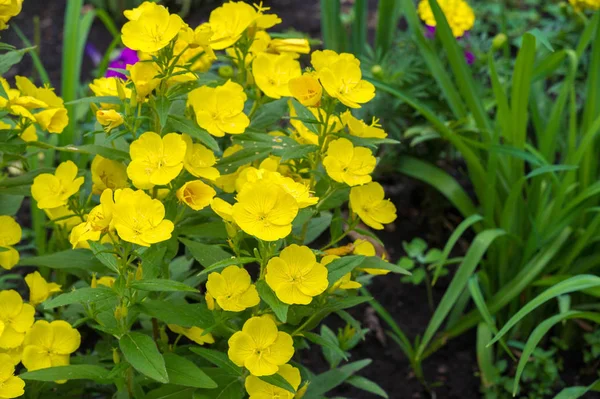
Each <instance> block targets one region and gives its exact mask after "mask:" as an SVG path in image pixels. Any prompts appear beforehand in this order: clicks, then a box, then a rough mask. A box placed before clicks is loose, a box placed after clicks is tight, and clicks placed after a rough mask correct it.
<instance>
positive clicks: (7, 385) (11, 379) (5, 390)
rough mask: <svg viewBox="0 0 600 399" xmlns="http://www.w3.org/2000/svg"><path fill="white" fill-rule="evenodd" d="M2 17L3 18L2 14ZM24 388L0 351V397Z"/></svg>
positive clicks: (7, 398)
mask: <svg viewBox="0 0 600 399" xmlns="http://www.w3.org/2000/svg"><path fill="white" fill-rule="evenodd" d="M1 10H2V6H1V5H0V12H1ZM0 15H2V14H0ZM0 19H2V17H1V16H0ZM24 388H25V382H24V381H23V380H22V379H21V378H19V377H16V376H15V366H14V365H13V362H12V360H11V357H10V356H9V355H7V354H6V353H0V398H2V399H12V398H18V397H19V396H23V395H24V394H25V389H24Z"/></svg>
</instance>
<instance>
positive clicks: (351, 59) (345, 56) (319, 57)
mask: <svg viewBox="0 0 600 399" xmlns="http://www.w3.org/2000/svg"><path fill="white" fill-rule="evenodd" d="M338 61H343V62H346V63H349V64H354V65H356V66H360V61H359V60H358V58H356V57H355V56H354V55H353V54H350V53H341V54H338V53H336V52H335V51H333V50H317V51H314V52H313V53H312V54H311V55H310V63H311V64H312V66H313V68H315V71H317V72H321V71H322V70H324V69H326V68H329V67H331V66H332V65H333V64H335V63H336V62H338Z"/></svg>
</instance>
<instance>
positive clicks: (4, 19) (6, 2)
mask: <svg viewBox="0 0 600 399" xmlns="http://www.w3.org/2000/svg"><path fill="white" fill-rule="evenodd" d="M22 5H23V0H2V1H0V30H4V29H6V28H8V25H7V23H8V21H9V20H10V19H11V18H12V17H16V16H17V15H19V13H20V12H21V8H22ZM1 396H2V395H0V397H1ZM11 397H12V396H11Z"/></svg>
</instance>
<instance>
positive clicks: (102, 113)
mask: <svg viewBox="0 0 600 399" xmlns="http://www.w3.org/2000/svg"><path fill="white" fill-rule="evenodd" d="M96 119H97V120H98V123H99V124H100V125H102V126H103V127H104V130H105V131H107V132H110V131H111V130H112V129H114V128H116V127H119V126H121V125H122V124H123V116H122V115H121V114H120V113H118V112H117V111H115V110H114V109H108V110H102V109H99V110H98V111H96Z"/></svg>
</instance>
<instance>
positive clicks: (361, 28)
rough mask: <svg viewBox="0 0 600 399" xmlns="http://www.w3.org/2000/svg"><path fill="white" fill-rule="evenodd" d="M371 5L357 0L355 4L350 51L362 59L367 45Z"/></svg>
mask: <svg viewBox="0 0 600 399" xmlns="http://www.w3.org/2000/svg"><path fill="white" fill-rule="evenodd" d="M368 16H369V4H368V1H367V0H356V3H354V21H353V24H352V30H351V32H350V43H351V48H350V50H351V51H352V52H353V53H354V55H356V56H357V57H358V58H361V56H362V55H363V52H364V50H365V46H366V45H367V17H368Z"/></svg>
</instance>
